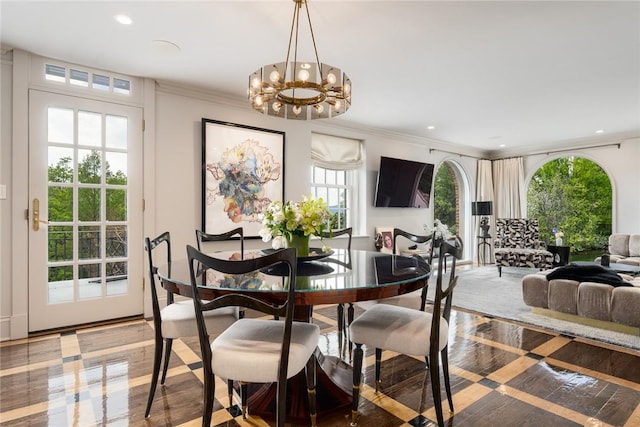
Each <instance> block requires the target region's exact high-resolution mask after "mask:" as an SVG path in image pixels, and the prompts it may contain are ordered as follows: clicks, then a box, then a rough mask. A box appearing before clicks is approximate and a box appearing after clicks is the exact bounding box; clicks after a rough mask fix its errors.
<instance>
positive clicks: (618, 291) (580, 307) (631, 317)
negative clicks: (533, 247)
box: [522, 267, 640, 334]
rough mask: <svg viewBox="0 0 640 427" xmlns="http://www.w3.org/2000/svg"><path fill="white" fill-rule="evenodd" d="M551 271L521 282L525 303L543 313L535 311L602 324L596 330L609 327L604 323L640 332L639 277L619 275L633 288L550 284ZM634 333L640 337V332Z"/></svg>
mask: <svg viewBox="0 0 640 427" xmlns="http://www.w3.org/2000/svg"><path fill="white" fill-rule="evenodd" d="M559 268H561V267H559ZM552 271H553V270H549V271H542V272H536V273H532V274H528V275H526V276H525V277H524V278H523V279H522V297H523V300H524V303H525V304H526V305H528V306H530V307H533V308H534V309H542V310H534V311H536V312H538V313H541V314H553V313H561V314H564V315H570V316H566V317H567V318H566V319H565V320H573V321H575V320H578V321H580V318H583V319H590V320H595V321H600V322H601V323H602V324H595V325H594V326H601V327H608V325H607V324H606V323H603V322H609V323H614V324H618V325H625V326H627V327H632V328H640V277H632V276H628V275H624V274H619V275H618V276H620V277H621V278H622V279H624V281H625V282H627V283H630V284H631V285H632V286H612V285H609V284H604V283H596V282H593V281H580V280H572V279H552V280H548V278H547V275H548V274H549V273H550V272H552ZM612 274H614V273H612ZM572 316H577V317H572ZM556 317H561V316H556ZM561 318H562V317H561ZM610 329H612V328H610ZM614 329H615V328H614ZM624 332H628V331H627V330H624ZM631 333H634V334H638V333H639V330H638V329H635V330H633V331H632V332H631Z"/></svg>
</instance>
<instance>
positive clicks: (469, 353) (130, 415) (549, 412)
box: [0, 306, 640, 427]
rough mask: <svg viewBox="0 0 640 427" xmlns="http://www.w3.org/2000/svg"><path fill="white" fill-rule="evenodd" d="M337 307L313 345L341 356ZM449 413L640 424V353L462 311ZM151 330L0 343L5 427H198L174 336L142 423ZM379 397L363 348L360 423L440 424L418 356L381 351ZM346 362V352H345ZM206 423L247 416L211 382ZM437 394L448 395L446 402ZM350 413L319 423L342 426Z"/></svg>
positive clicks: (0, 406) (454, 332) (192, 373)
mask: <svg viewBox="0 0 640 427" xmlns="http://www.w3.org/2000/svg"><path fill="white" fill-rule="evenodd" d="M335 313H336V310H335V307H334V306H326V307H320V308H317V309H316V311H315V313H314V320H315V321H316V322H317V323H318V324H319V325H321V328H322V330H323V336H322V337H321V341H320V346H319V348H320V350H321V351H322V352H323V353H324V354H329V355H336V356H339V355H340V353H341V349H342V348H341V343H340V340H339V339H338V334H337V332H336V327H335ZM451 324H452V328H451V334H450V349H449V354H450V365H451V380H452V388H453V393H454V405H455V409H456V412H455V414H454V415H453V416H451V415H450V414H449V413H448V410H447V407H446V402H445V410H444V412H445V417H446V418H447V420H446V423H447V425H448V426H450V427H451V426H455V427H463V426H473V427H476V426H524V425H528V426H554V427H560V426H592V427H595V426H625V427H631V426H640V353H639V352H637V351H633V350H628V349H624V348H619V347H614V346H610V345H603V344H598V343H594V342H589V341H585V340H581V339H578V338H572V337H568V336H562V335H558V334H555V333H550V332H545V331H542V330H536V329H531V328H526V327H522V326H519V325H516V324H513V323H507V322H504V321H499V320H495V319H490V318H486V317H479V316H476V315H474V314H470V313H466V312H463V311H454V312H453V313H452V318H451ZM153 347H154V344H153V331H152V327H151V323H150V322H148V321H145V320H132V321H128V322H123V323H119V324H115V325H109V326H101V327H93V328H87V329H78V330H75V331H71V332H65V333H55V334H50V335H43V336H37V337H32V338H29V339H25V340H19V341H11V342H3V343H0V425H1V426H56V427H57V426H60V427H62V426H65V427H66V426H81V427H88V426H165V427H166V426H197V425H200V422H201V421H200V410H201V400H202V367H201V363H200V360H199V347H198V343H197V339H196V338H193V339H191V338H190V339H184V340H176V341H175V342H174V347H173V348H174V354H173V356H172V359H171V364H170V371H169V375H168V378H167V382H166V385H165V386H159V388H158V391H157V392H156V396H155V401H154V405H153V408H152V411H151V417H150V419H148V420H145V419H144V418H143V414H144V408H145V403H146V399H147V393H148V391H149V390H148V388H149V382H150V377H151V375H150V372H151V363H152V360H153ZM383 357H384V359H385V360H384V361H383V365H382V382H383V392H382V393H379V394H377V395H376V394H375V393H374V392H373V372H372V370H373V366H372V365H373V358H372V357H371V352H367V354H366V358H365V364H366V368H365V369H366V371H365V376H364V382H365V384H364V385H363V388H362V395H363V398H362V399H361V402H360V412H361V416H360V420H359V425H360V426H376V427H379V426H389V427H391V426H430V425H435V424H434V422H433V420H435V411H434V409H433V403H432V399H431V397H430V396H431V385H430V384H429V376H428V374H427V372H428V371H427V370H426V369H425V366H424V361H423V360H421V359H419V358H413V357H410V356H405V355H397V354H392V353H391V352H384V353H383ZM344 359H345V360H346V361H347V362H348V359H349V357H348V354H344ZM217 384H218V387H217V389H216V395H217V401H216V403H215V405H214V416H213V422H212V425H215V426H249V425H250V426H268V425H273V422H272V421H269V420H266V421H265V420H263V419H262V418H260V417H256V416H250V417H249V419H248V420H246V421H245V420H243V419H242V416H241V415H239V414H238V410H237V403H238V400H237V396H235V400H234V405H233V406H231V407H230V406H229V403H228V398H227V396H226V386H225V383H224V382H222V381H218V383H217ZM443 397H444V395H443ZM349 416H350V411H349V409H344V410H342V409H341V410H337V411H334V412H332V413H328V414H325V415H324V416H322V417H320V418H319V419H318V425H319V426H347V425H349Z"/></svg>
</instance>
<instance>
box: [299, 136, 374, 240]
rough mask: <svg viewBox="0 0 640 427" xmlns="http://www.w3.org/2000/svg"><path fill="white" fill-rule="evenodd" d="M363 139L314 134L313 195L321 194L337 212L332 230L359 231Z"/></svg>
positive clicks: (318, 195)
mask: <svg viewBox="0 0 640 427" xmlns="http://www.w3.org/2000/svg"><path fill="white" fill-rule="evenodd" d="M361 145H362V143H361V141H358V140H355V139H349V138H339V137H335V136H329V135H322V134H316V133H314V134H312V135H311V158H312V166H311V195H312V196H313V197H315V198H320V197H322V198H323V199H324V200H325V201H326V202H327V205H328V207H329V210H330V211H331V212H332V213H334V214H335V221H334V223H333V224H331V228H332V229H341V228H346V227H353V228H354V230H358V225H359V224H358V223H357V218H358V217H359V216H358V200H359V198H358V195H357V188H358V172H359V169H360V167H361V166H362V156H361V152H362V148H361Z"/></svg>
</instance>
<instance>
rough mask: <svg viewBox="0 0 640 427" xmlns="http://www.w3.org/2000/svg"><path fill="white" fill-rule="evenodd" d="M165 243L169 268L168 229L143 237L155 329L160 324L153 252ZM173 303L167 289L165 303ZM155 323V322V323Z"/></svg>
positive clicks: (171, 295) (156, 271)
mask: <svg viewBox="0 0 640 427" xmlns="http://www.w3.org/2000/svg"><path fill="white" fill-rule="evenodd" d="M163 243H165V244H166V245H167V248H166V252H167V259H166V262H167V265H168V266H169V268H171V235H170V233H169V232H168V231H165V232H164V233H162V234H160V235H159V236H157V237H155V238H153V239H151V238H149V237H145V239H144V250H145V251H146V252H147V262H148V266H149V288H150V289H151V306H152V311H153V320H154V326H155V327H156V329H159V328H158V326H159V325H160V320H161V319H160V303H159V301H158V291H157V289H156V274H157V273H158V267H157V265H156V264H155V262H154V260H153V259H154V257H153V253H154V251H155V249H156V248H157V247H158V246H160V245H161V244H163ZM172 303H173V293H172V292H170V291H167V304H172ZM156 323H157V324H156Z"/></svg>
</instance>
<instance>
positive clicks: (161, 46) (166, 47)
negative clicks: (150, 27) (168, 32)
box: [151, 40, 180, 53]
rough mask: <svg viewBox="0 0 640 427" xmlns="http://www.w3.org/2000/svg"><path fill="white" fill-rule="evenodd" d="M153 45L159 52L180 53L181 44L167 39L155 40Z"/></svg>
mask: <svg viewBox="0 0 640 427" xmlns="http://www.w3.org/2000/svg"><path fill="white" fill-rule="evenodd" d="M151 47H152V49H153V50H155V51H156V52H158V53H178V52H180V46H178V45H177V44H175V43H173V42H170V41H167V40H153V41H152V42H151Z"/></svg>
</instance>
